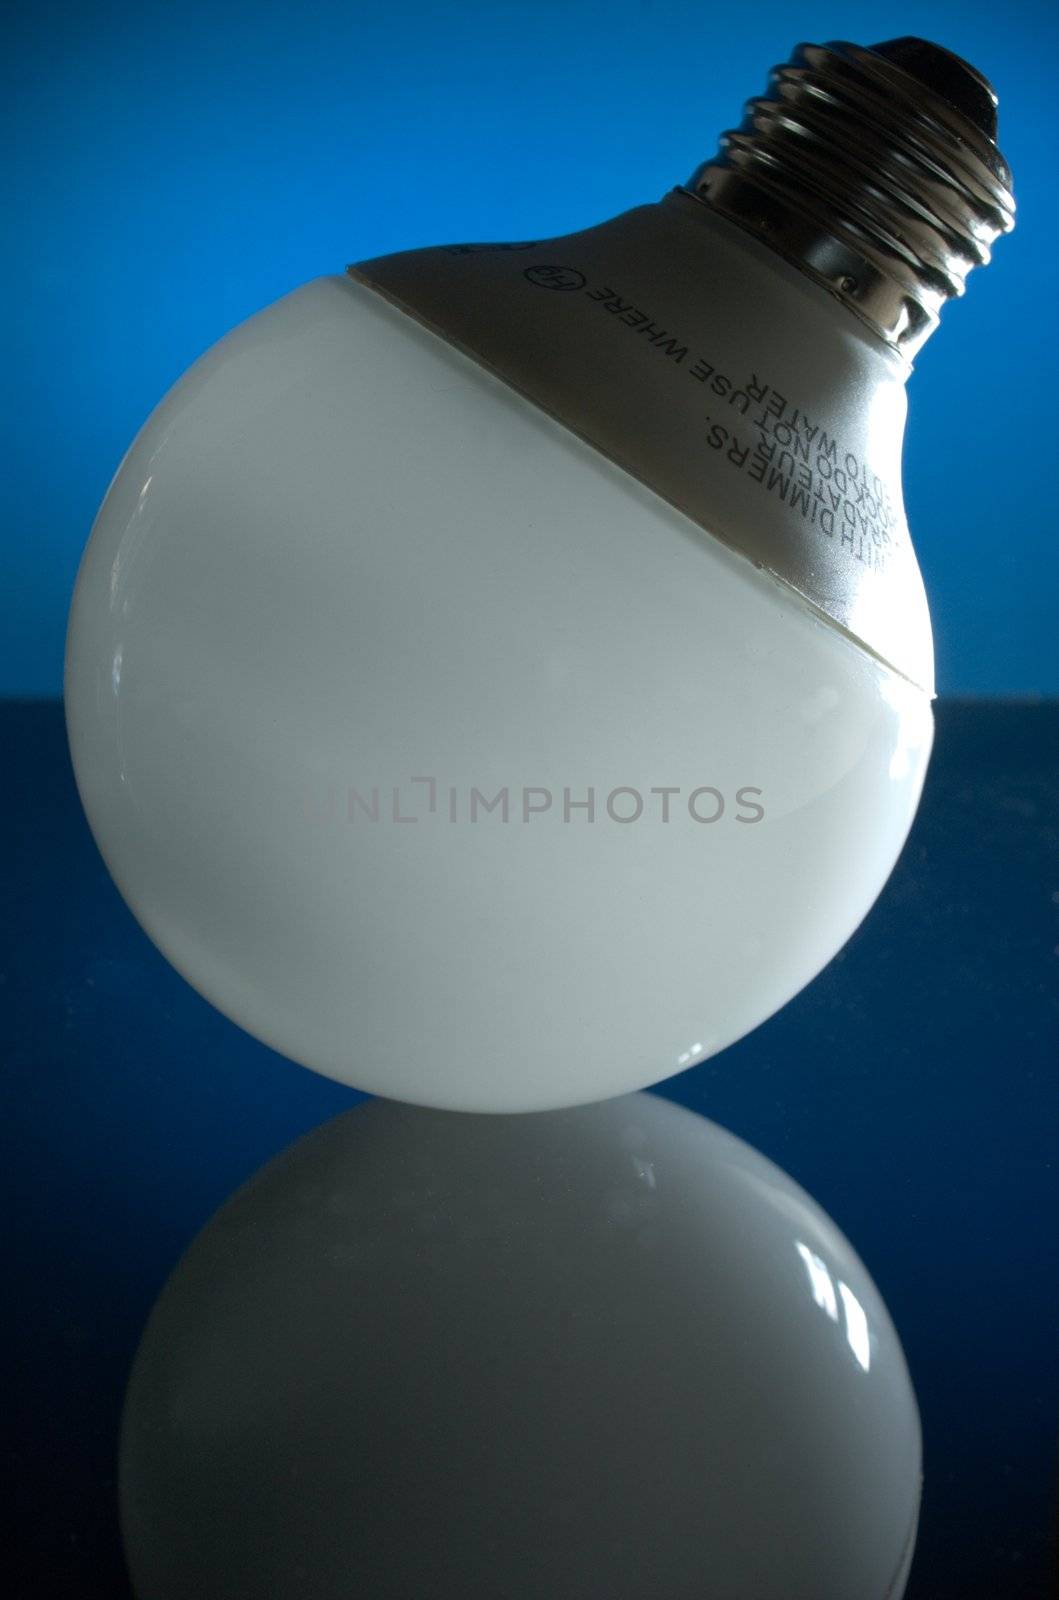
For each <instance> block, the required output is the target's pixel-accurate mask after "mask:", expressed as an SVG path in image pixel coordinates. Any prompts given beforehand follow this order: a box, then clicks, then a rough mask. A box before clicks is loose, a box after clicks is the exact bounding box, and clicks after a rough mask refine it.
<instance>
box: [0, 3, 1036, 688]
mask: <svg viewBox="0 0 1059 1600" xmlns="http://www.w3.org/2000/svg"><path fill="white" fill-rule="evenodd" d="M1057 16H1059V13H1057V12H1056V11H1055V9H1054V7H1053V6H1052V5H1050V4H1046V3H1045V0H1024V3H1021V4H1014V5H1007V6H1003V7H996V6H992V5H991V6H985V5H981V4H980V5H974V4H967V3H966V0H965V3H964V4H958V3H946V4H943V3H927V4H920V5H915V6H900V5H897V6H895V5H890V4H884V5H865V4H858V3H855V0H854V3H849V4H845V5H837V4H826V5H823V4H814V3H807V4H806V5H804V6H803V7H801V8H798V7H794V6H791V5H787V4H784V5H780V4H773V3H768V0H758V3H756V4H754V5H752V6H746V7H741V6H725V7H716V6H710V5H708V4H705V3H699V4H695V5H691V4H676V3H664V0H659V3H652V0H641V3H639V4H633V3H631V0H608V3H607V4H600V3H597V0H581V3H578V0H567V3H565V4H563V3H558V0H535V3H526V0H520V3H512V4H504V3H499V4H496V5H486V4H484V3H481V0H478V3H467V0H464V3H462V4H460V3H457V4H450V5H446V6H438V5H433V4H432V5H425V4H421V3H416V0H411V3H410V0H405V3H404V4H399V5H395V6H393V7H392V8H387V7H385V6H379V5H371V6H368V5H358V4H350V3H345V4H337V3H335V0H323V3H319V4H311V3H308V4H307V3H304V0H303V3H302V4H294V3H291V0H280V3H275V0H253V3H245V0H219V3H216V0H215V3H214V4H210V5H206V4H202V3H200V0H189V3H186V4H181V5H173V6H168V5H164V4H159V3H157V0H141V3H140V4H137V5H135V6H133V5H129V4H121V3H112V4H96V5H92V4H90V3H84V4H61V3H56V0H41V3H38V4H35V5H34V6H32V7H20V8H18V10H17V11H15V10H14V8H12V10H11V11H10V12H9V14H8V17H7V20H6V22H5V34H6V41H7V51H6V61H5V64H4V65H3V66H0V81H2V82H3V103H4V109H3V117H4V119H5V121H6V123H7V127H6V130H5V149H6V152H7V156H8V161H7V163H6V166H7V176H6V178H5V179H4V184H5V187H6V190H7V192H6V194H4V195H2V196H0V198H2V202H3V213H2V214H3V216H4V219H5V222H6V224H7V230H8V241H7V246H6V249H5V250H4V252H3V256H2V258H0V284H2V288H3V301H4V305H5V308H6V310H7V312H8V316H9V318H10V319H11V321H12V323H13V328H12V334H11V337H10V338H9V341H8V348H7V353H6V360H5V371H4V378H5V382H4V384H3V399H2V402H0V403H2V404H3V407H4V412H5V415H4V417H3V429H2V437H3V449H4V453H5V455H6V456H7V457H8V460H7V463H6V465H5V468H4V471H3V475H2V494H3V505H2V517H3V528H4V533H3V547H2V548H3V574H2V578H3V582H2V590H0V592H2V593H3V602H2V606H3V612H4V616H3V619H2V630H0V693H8V694H23V695H38V694H39V695H46V694H54V693H57V692H58V690H59V688H60V682H61V676H60V674H61V657H62V645H63V634H64V627H65V616H66V609H67V605H68V602H69V595H70V591H71V588H72V585H73V580H74V575H75V572H76V567H77V560H78V556H79V553H80V550H81V547H82V545H83V543H84V540H85V537H86V535H87V532H88V529H89V526H90V524H91V520H92V516H93V514H94V511H95V508H96V506H97V504H98V502H99V500H100V498H101V496H102V494H103V492H104V490H105V489H106V486H107V482H108V480H109V478H110V476H111V474H112V473H113V471H114V469H115V467H116V466H117V464H118V461H119V459H120V457H121V455H122V452H123V451H124V449H125V447H126V445H127V444H128V443H129V441H130V439H131V438H132V435H133V433H134V432H135V430H136V429H137V427H138V426H139V424H140V423H141V422H142V420H143V419H144V417H145V416H146V414H147V412H148V411H149V410H150V409H151V407H152V406H153V405H154V404H155V402H156V401H157V400H158V399H159V398H160V397H161V395H162V393H163V392H164V391H165V390H166V389H167V388H168V386H169V385H170V384H171V383H172V382H173V381H174V380H175V379H176V378H177V377H179V375H180V373H181V372H182V371H183V369H184V368H185V367H186V366H187V365H188V364H189V362H191V361H192V360H193V359H194V357H195V356H197V355H198V354H199V353H200V352H201V351H202V350H203V349H204V348H205V347H206V346H207V345H209V344H210V343H212V341H213V340H215V339H216V338H218V337H219V336H220V335H221V334H222V333H224V332H225V331H226V330H227V329H228V328H229V327H231V325H232V324H233V323H235V322H237V321H239V320H240V319H241V318H243V317H245V316H247V315H249V314H250V313H251V312H253V311H255V310H257V309H258V308H259V307H260V306H262V305H265V304H266V303H267V302H269V301H271V300H273V299H275V298H276V296H278V295H281V294H283V293H284V292H285V291H286V290H288V289H291V288H293V287H295V286H296V285H297V284H299V283H301V282H304V281H305V280H306V279H307V278H311V277H315V276H317V275H318V274H320V273H322V272H330V271H335V270H339V269H341V267H342V266H343V265H344V264H345V263H346V262H347V261H349V260H352V259H355V258H357V257H359V256H365V255H370V254H376V253H379V252H382V251H388V250H397V249H402V248H405V247H408V246H412V245H417V244H427V243H433V242H442V241H444V240H446V239H467V238H475V237H485V238H504V237H512V238H518V237H527V236H536V237H543V236H547V235H549V234H553V233H561V232H564V231H567V230H570V229H572V228H575V227H577V226H584V225H586V224H588V223H590V222H592V221H596V220H600V219H602V218H604V217H606V216H609V215H611V214H613V213H614V212H617V211H619V210H621V209H622V208H624V207H626V206H629V205H632V204H636V203H638V202H640V201H642V200H645V199H651V198H654V197H656V196H658V195H659V194H661V193H662V192H664V191H665V189H667V188H668V187H669V186H670V185H671V184H672V183H674V182H677V181H680V180H682V179H683V178H685V177H686V176H687V175H688V173H689V172H690V170H691V169H692V167H693V166H694V165H695V163H696V162H697V161H698V159H699V158H700V157H701V156H703V155H704V154H706V153H708V152H709V151H711V150H712V148H713V147H714V141H715V138H716V135H717V133H718V132H719V131H720V129H722V128H724V127H728V126H730V125H731V124H732V123H733V121H735V120H737V119H738V117H739V114H740V108H741V105H742V102H743V100H744V99H745V98H746V97H747V96H748V95H750V94H752V93H756V92H757V91H758V90H759V88H760V86H761V85H762V84H763V82H764V78H765V74H766V71H767V69H768V67H769V66H770V65H771V64H772V63H773V62H774V61H777V60H780V59H782V58H783V57H784V56H786V54H787V53H788V52H789V50H790V47H791V46H792V45H793V44H794V43H795V42H796V41H797V40H799V39H803V38H808V39H816V40H820V39H831V38H847V39H854V40H856V41H858V42H861V43H870V42H872V41H873V40H878V39H883V38H889V37H893V36H895V35H899V34H903V33H918V34H921V35H925V36H927V37H933V38H935V39H937V40H938V41H939V42H941V43H944V44H946V45H948V46H949V47H950V48H952V49H954V50H956V51H958V52H960V53H962V54H964V55H966V56H967V57H968V58H969V59H970V60H971V61H973V62H974V63H976V64H977V65H979V66H980V67H981V68H982V69H983V70H984V71H985V72H986V73H987V74H988V75H989V76H991V77H992V79H993V81H994V83H995V84H996V86H997V89H998V92H999V94H1000V97H1001V146H1002V149H1003V150H1004V152H1005V154H1006V155H1007V156H1008V159H1009V161H1010V162H1011V164H1012V167H1013V170H1014V172H1015V176H1016V190H1017V195H1018V199H1019V203H1020V223H1019V228H1018V231H1017V232H1016V234H1015V235H1014V237H1013V238H1012V239H1010V240H1005V241H1002V243H1001V246H1000V248H999V250H998V258H997V260H996V262H995V263H994V265H993V266H992V267H991V268H990V269H989V270H988V271H987V272H979V273H977V274H975V276H974V277H973V278H972V282H971V288H970V293H969V295H968V297H967V300H966V301H965V302H964V303H963V304H962V305H959V306H955V307H952V308H950V310H949V313H948V315H947V316H946V318H945V322H944V325H943V328H942V330H941V332H940V333H939V334H938V335H937V337H936V339H935V340H934V341H933V343H932V344H931V345H930V346H929V347H928V348H927V350H926V351H925V352H924V353H923V355H922V356H921V358H920V370H919V371H917V373H916V375H915V377H914V380H913V387H912V420H911V429H910V436H909V445H908V451H907V457H906V486H907V500H908V507H909V514H910V518H911V521H912V526H913V531H914V534H915V536H916V541H917V544H918V548H919V551H920V555H921V559H922V562H923V566H924V569H925V572H926V577H927V582H928V587H929V589H930V592H931V596H932V600H933V604H934V610H935V618H936V624H937V633H938V645H939V686H940V689H941V691H942V692H943V693H957V694H998V693H999V694H1042V693H1043V694H1050V693H1055V692H1056V691H1059V652H1057V651H1056V649H1055V647H1054V609H1055V608H1054V595H1055V591H1056V588H1057V587H1059V583H1057V580H1059V545H1057V543H1056V540H1055V536H1054V528H1055V523H1054V519H1053V509H1052V506H1053V502H1052V485H1051V482H1050V475H1049V470H1048V465H1047V463H1048V457H1049V454H1050V450H1051V446H1050V445H1049V444H1048V442H1047V441H1048V430H1047V429H1046V428H1045V426H1044V423H1043V417H1044V415H1045V406H1044V404H1043V400H1044V395H1045V391H1046V386H1047V385H1049V384H1050V381H1051V378H1050V374H1051V373H1052V372H1054V368H1055V360H1056V337H1055V318H1054V315H1053V299H1054V282H1053V278H1052V264H1053V257H1054V255H1055V252H1056V248H1057V245H1059V239H1057V234H1056V219H1055V194H1054V188H1053V184H1052V174H1053V170H1054V158H1053V152H1052V143H1053V141H1052V138H1051V136H1050V134H1051V128H1052V125H1053V121H1052V108H1053V103H1054V88H1053V81H1052V80H1053V75H1054V64H1055V59H1056V53H1057V45H1059V22H1057Z"/></svg>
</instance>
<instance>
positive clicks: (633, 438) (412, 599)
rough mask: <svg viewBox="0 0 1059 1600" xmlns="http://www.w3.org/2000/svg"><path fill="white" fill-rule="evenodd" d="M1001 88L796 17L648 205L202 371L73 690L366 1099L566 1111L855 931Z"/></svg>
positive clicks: (166, 425)
mask: <svg viewBox="0 0 1059 1600" xmlns="http://www.w3.org/2000/svg"><path fill="white" fill-rule="evenodd" d="M992 105H993V102H992V100H991V98H990V92H989V91H988V86H986V85H984V83H983V80H981V79H980V78H979V77H978V76H977V74H975V73H974V72H973V70H972V69H971V68H969V67H967V66H965V65H964V64H963V63H962V62H959V61H958V60H957V59H956V58H955V57H951V56H949V55H947V53H946V52H944V51H941V50H939V49H937V48H936V47H934V46H931V45H923V44H921V43H920V42H919V41H915V40H899V41H896V42H895V43H893V44H890V45H882V46H878V47H876V48H874V49H872V50H865V49H861V48H859V47H856V46H853V45H846V44H833V45H828V46H802V47H800V48H799V50H798V51H797V52H796V53H795V55H794V57H793V58H792V61H791V63H790V64H789V65H788V66H785V67H783V68H780V69H778V70H777V72H776V73H775V74H774V77H773V80H772V83H771V88H770V91H769V93H768V95H767V96H766V97H765V98H763V99H761V100H758V101H754V102H751V105H750V108H749V110H748V116H747V120H746V122H745V123H744V124H743V127H742V129H741V130H739V131H738V132H735V133H731V134H728V135H726V136H725V138H724V140H723V142H722V150H721V155H720V156H719V157H718V158H717V160H716V161H714V162H711V163H708V164H707V165H706V166H705V167H703V168H702V169H701V170H700V171H699V172H698V173H697V174H696V176H695V178H694V179H693V180H692V181H691V183H690V184H689V185H688V186H687V187H683V188H678V189H675V190H674V191H673V192H672V193H670V194H669V195H667V196H666V197H665V199H664V200H662V201H661V202H660V203H657V204H650V205H645V206H641V207H639V208H637V209H635V210H632V211H629V212H626V213H625V214H624V215H622V216H619V217H617V218H616V219H614V220H613V221H611V222H607V223H603V224H601V225H600V226H597V227H594V228H591V229H589V230H588V231H587V232H584V233H579V234H574V235H571V236H567V237H564V238H561V239H553V240H549V241H547V242H544V243H532V244H530V243H520V244H515V245H484V246H462V245H461V246H448V247H443V248H438V249H428V250H419V251H412V252H408V253H405V254H400V255H396V256H390V257H384V258H381V259H377V260H374V261H369V262H366V263H363V264H361V265H360V266H358V267H356V268H351V269H350V271H349V273H348V274H347V275H345V276H342V277H329V278H322V279H320V280H318V281H315V282H313V283H310V284H308V285H306V286H305V287H304V288H301V289H299V290H297V291H296V292H295V293H293V294H289V295H287V296H286V297H285V298H284V299H282V300H280V301H279V302H278V303H277V304H275V305H273V306H271V307H270V308H269V309H267V310H265V311H263V312H261V313H259V314H258V315H257V316H255V317H253V318H251V319H250V321H248V322H246V323H244V324H243V325H242V326H241V327H239V328H237V329H236V330H235V331H234V332H233V333H231V334H230V335H228V337H227V338H225V339H223V340H222V341H221V342H220V343H219V344H218V345H216V346H215V347H214V348H213V349H212V350H210V351H208V352H207V354H206V355H204V356H203V357H202V358H201V360H199V361H198V362H196V364H195V365H194V366H193V367H192V368H191V370H190V371H189V372H188V374H187V375H186V376H185V377H184V378H183V379H182V380H181V381H180V382H179V383H178V384H177V385H176V387H175V388H174V389H173V390H172V392H171V393H170V394H169V395H168V397H167V398H166V399H165V400H164V401H163V402H162V404H161V405H160V406H159V408H158V409H157V411H156V412H155V413H154V414H153V416H152V417H151V418H150V419H149V421H148V422H147V423H146V425H145V426H144V428H143V430H142V431H141V433H140V434H139V436H138V438H137V439H136V441H135V442H134V444H133V446H132V448H131V450H130V451H129V453H128V455H127V457H126V458H125V461H124V462H123V464H122V466H121V468H120V470H119V472H118V474H117V477H116V478H115V480H114V482H113V484H112V486H111V488H110V491H109V493H108V495H107V498H106V500H105V503H104V505H103V507H102V510H101V511H100V513H99V517H98V519H97V522H96V525H95V529H94V531H93V534H92V538H91V541H90V543H89V545H88V549H87V552H86V555H85V557H84V560H83V563H82V567H81V571H80V574H79V578H78V583H77V589H76V593H75V596H74V602H73V608H72V615H71V622H70V630H69V640H68V653H67V676H66V702H67V713H68V721H69V730H70V742H71V748H72V752H73V759H74V765H75V769H76V774H77V780H78V783H79V786H80V791H81V795H82V798H83V801H84V805H85V809H86V811H87V814H88V817H89V820H90V823H91V825H92V828H93V830H94V833H95V836H96V838H97V840H98V842H99V845H100V848H101V850H102V852H103V855H104V857H105V858H106V861H107V863H108V865H109V867H110V869H111V871H112V873H113V875H114V877H115V879H116V881H117V883H118V886H119V887H120V889H121V890H122V892H123V894H124V895H125V897H126V899H127V900H128V903H129V905H130V906H131V907H132V909H133V911H134V912H135V914H136V915H137V917H138V918H139V919H140V921H141V922H142V924H143V926H144V928H145V929H146V930H147V932H148V933H149V934H150V935H151V937H152V938H153V939H154V940H155V941H156V943H157V944H158V945H159V946H160V947H161V949H162V950H163V951H164V952H165V954H166V955H167V956H168V957H169V958H170V960H171V961H172V962H173V964H174V965H175V966H176V967H177V968H178V969H179V971H180V972H182V973H183V974H184V975H185V977H186V978H188V979H189V980H190V982H191V983H192V984H194V985H195V987H196V988H197V989H199V990H200V991H201V992H202V993H203V994H204V995H206V996H207V997H208V998H209V999H210V1000H212V1001H213V1002H214V1003H215V1004H216V1005H217V1006H219V1007H220V1009H221V1010H222V1011H224V1012H226V1013H227V1014H228V1015H229V1016H230V1017H233V1018H234V1019H235V1020H236V1021H237V1022H239V1023H241V1024H242V1025H243V1026H244V1027H245V1028H247V1029H249V1030H250V1032H251V1033H253V1034H255V1035H257V1036H258V1037H259V1038H261V1039H263V1040H265V1041H266V1042H267V1043H268V1044H270V1045H272V1046H274V1047H275V1048H276V1049H278V1050H280V1051H283V1052H285V1053H286V1054H287V1055H289V1056H292V1057H293V1058H294V1059H295V1060H297V1061H300V1062H303V1063H305V1064H306V1065H308V1066H311V1067H315V1068H317V1069H318V1070H320V1071H321V1072H324V1073H327V1074H330V1075H331V1076H333V1077H336V1078H339V1079H344V1080H346V1081H348V1082H350V1083H353V1084H355V1085H357V1086H358V1087H360V1088H362V1089H366V1090H370V1091H374V1092H377V1093H381V1094H384V1095H388V1096H392V1097H395V1098H400V1099H407V1100H410V1101H414V1102H419V1103H423V1104H428V1105H435V1106H440V1107H447V1108H451V1109H469V1110H489V1111H503V1110H524V1109H544V1108H548V1107H552V1106H559V1105H565V1104H573V1103H577V1102H582V1101H587V1100H592V1099H596V1098H600V1097H603V1096H606V1095H608V1094H615V1093H619V1092H623V1091H626V1090H628V1089H632V1088H637V1087H640V1086H642V1085H644V1084H645V1083H648V1082H652V1081H656V1080H658V1079H660V1078H662V1077H665V1076H667V1075H669V1074H671V1073H673V1072H674V1071H676V1070H678V1069H679V1068H680V1067H683V1066H686V1065H688V1064H689V1063H690V1062H692V1061H695V1060H698V1059H700V1058H702V1057H704V1056H706V1055H709V1054H711V1053H713V1052H715V1051H717V1050H719V1049H721V1048H722V1047H723V1046H725V1045H726V1044H728V1043H729V1042H730V1041H732V1040H734V1039H737V1038H739V1037H740V1036H741V1035H743V1034H745V1033H747V1032H748V1031H749V1030H750V1029H752V1028H753V1027H755V1026H756V1025H757V1024H758V1023H760V1022H761V1021H763V1020H764V1019H765V1018H766V1017H768V1016H769V1015H770V1014H771V1013H773V1012H774V1011H776V1010H777V1009H778V1008H779V1007H780V1006H782V1005H783V1004H784V1003H785V1002H786V1001H787V1000H789V999H790V998H791V997H792V996H793V995H794V994H796V993H797V992H798V991H799V990H800V989H801V988H802V987H803V985H805V984H806V983H807V982H808V981H809V980H810V979H811V978H812V977H813V976H814V975H815V974H816V973H817V972H818V971H819V970H820V969H821V967H823V966H824V964H825V963H826V962H827V961H828V960H829V959H830V958H831V956H832V955H833V954H834V953H835V951H836V950H837V949H838V948H839V947H840V946H841V945H842V944H843V943H844V941H845V940H846V939H847V938H848V937H849V935H850V934H851V933H852V932H853V930H854V929H855V928H856V926H857V925H858V923H859V922H860V921H861V919H862V918H863V917H864V915H865V913H866V912H867V910H868V908H869V907H870V905H871V904H872V902H873V900H874V899H875V897H876V896H877V894H878V893H879V890H880V888H881V887H882V885H883V883H884V882H885V880H886V878H887V875H888V874H889V872H890V870H891V868H892V866H893V863H894V861H895V859H896V857H897V854H898V852H899V850H900V849H901V846H902V844H903V841H904V839H905V837H906V835H907V832H908V829H909V826H910V823H911V819H912V816H913V813H914V810H915V807H916V804H917V800H918V796H919V793H920V787H921V784H922V781H923V775H924V769H925V766H926V762H927V759H928V753H929V748H930V742H931V730H932V717H931V711H930V698H931V693H932V657H931V636H930V626H929V621H928V614H927V609H926V603H925V599H924V595H923V588H922V582H921V579H920V576H919V571H918V568H917V565H916V561H915V557H914V555H913V553H912V549H911V546H910V544H909V539H908V530H907V526H906V521H905V516H904V512H903V509H902V499H901V484H900V448H901V435H902V428H903V420H904V415H905V396H904V381H905V378H906V376H907V373H908V370H909V357H910V354H911V352H913V351H914V350H915V349H916V348H917V347H918V345H919V344H920V343H921V342H922V340H923V338H924V337H925V336H926V334H927V332H929V330H930V328H931V327H932V326H933V321H934V318H935V314H936V312H937V309H938V307H939V305H940V304H941V302H942V301H943V300H944V299H945V298H946V297H947V296H948V295H951V294H954V293H956V292H958V291H959V290H960V288H961V287H962V279H963V275H964V273H965V272H966V271H967V269H968V268H969V267H970V266H971V265H972V264H974V262H975V261H982V260H986V259H988V250H989V245H990V243H991V242H992V240H993V238H994V237H995V235H996V234H997V233H999V232H1000V231H1001V230H1003V229H1005V228H1007V227H1009V226H1010V224H1011V216H1012V202H1011V197H1010V194H1009V192H1008V178H1007V175H1006V168H1005V167H1004V165H1003V163H1002V161H1001V159H1000V157H999V155H998V154H997V151H996V147H995V145H994V143H993V137H992V135H993V132H994V126H995V121H991V120H990V119H991V118H992V114H993V113H992ZM407 204H408V205H409V207H412V206H414V196H408V197H407Z"/></svg>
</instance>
